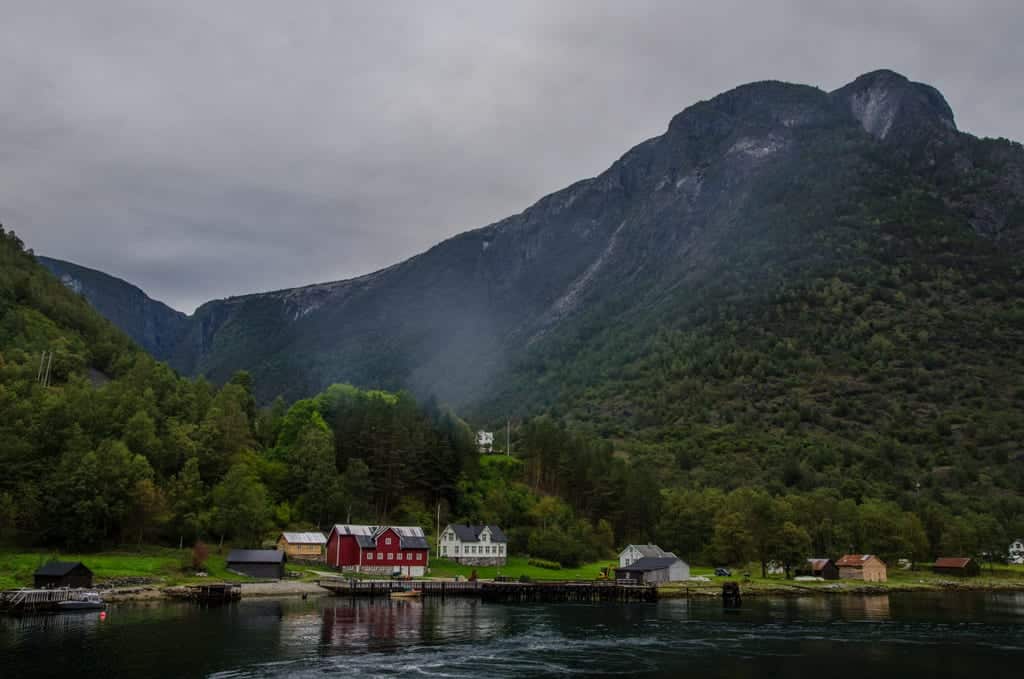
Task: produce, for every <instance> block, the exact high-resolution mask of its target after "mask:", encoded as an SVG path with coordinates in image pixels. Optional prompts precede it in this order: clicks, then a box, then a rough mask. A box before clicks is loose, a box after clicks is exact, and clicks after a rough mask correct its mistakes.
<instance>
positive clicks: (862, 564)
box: [836, 554, 889, 582]
mask: <svg viewBox="0 0 1024 679" xmlns="http://www.w3.org/2000/svg"><path fill="white" fill-rule="evenodd" d="M836 566H837V567H838V568H839V578H840V579H841V580H863V581H864V582H885V581H886V580H888V579H889V576H888V568H887V567H886V565H885V562H884V561H882V560H881V559H879V558H878V557H877V556H875V555H874V554H846V555H844V556H843V558H841V559H839V561H836Z"/></svg>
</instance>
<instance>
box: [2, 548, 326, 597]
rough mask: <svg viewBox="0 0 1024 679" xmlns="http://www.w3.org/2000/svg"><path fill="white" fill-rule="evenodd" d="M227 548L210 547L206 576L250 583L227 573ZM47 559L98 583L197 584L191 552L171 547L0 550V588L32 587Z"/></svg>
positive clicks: (300, 569) (293, 569)
mask: <svg viewBox="0 0 1024 679" xmlns="http://www.w3.org/2000/svg"><path fill="white" fill-rule="evenodd" d="M228 551H229V550H228V548H227V547H225V548H224V550H223V553H221V554H218V553H217V548H216V547H212V546H211V548H210V556H209V558H208V559H207V561H206V573H207V574H208V577H207V578H206V580H208V579H209V578H214V579H217V580H224V581H228V582H251V581H252V579H251V578H247V577H245V576H242V575H237V574H235V573H229V572H228V571H227V569H226V567H225V564H224V558H225V556H227V553H228ZM50 560H58V561H81V562H82V563H84V564H85V565H86V566H88V567H89V568H90V569H92V572H93V574H94V575H95V576H96V578H97V579H98V580H102V579H104V578H126V577H132V578H136V577H141V578H153V579H155V580H157V581H159V583H160V584H164V585H176V584H181V583H186V582H200V581H202V580H204V579H203V578H196V577H195V576H194V575H193V574H192V573H191V572H190V571H191V569H190V568H186V567H188V566H189V565H190V564H191V550H189V549H181V550H179V549H174V548H170V547H142V548H141V549H133V550H128V549H125V550H124V551H110V552H97V553H92V554H79V553H68V554H64V553H58V552H19V551H2V550H0V589H10V588H12V587H25V586H31V585H32V573H33V572H34V571H35V570H36V569H37V568H39V566H41V565H42V564H44V563H46V562H47V561H50ZM286 569H287V570H288V571H290V572H293V573H294V572H305V571H306V568H305V567H304V566H296V565H293V564H288V565H287V567H286Z"/></svg>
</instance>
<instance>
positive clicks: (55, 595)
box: [0, 587, 96, 613]
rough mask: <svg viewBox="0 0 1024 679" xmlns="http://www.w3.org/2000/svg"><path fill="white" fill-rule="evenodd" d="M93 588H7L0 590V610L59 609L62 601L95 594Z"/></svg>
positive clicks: (38, 610) (82, 599)
mask: <svg viewBox="0 0 1024 679" xmlns="http://www.w3.org/2000/svg"><path fill="white" fill-rule="evenodd" d="M95 592H96V590H93V589H72V588H69V587H58V588H53V589H28V588H22V589H9V590H6V591H3V592H0V611H5V612H8V613H33V612H42V611H54V610H59V608H60V606H58V605H57V604H59V603H60V602H62V601H84V600H85V595H86V594H95Z"/></svg>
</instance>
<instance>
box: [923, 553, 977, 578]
mask: <svg viewBox="0 0 1024 679" xmlns="http://www.w3.org/2000/svg"><path fill="white" fill-rule="evenodd" d="M932 571H934V572H936V573H941V574H943V575H958V576H960V577H969V578H973V577H975V576H977V575H981V566H979V565H978V562H977V561H975V560H974V559H971V558H969V557H966V556H943V557H939V558H938V559H936V560H935V563H934V564H932Z"/></svg>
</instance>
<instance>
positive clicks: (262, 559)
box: [227, 549, 285, 563]
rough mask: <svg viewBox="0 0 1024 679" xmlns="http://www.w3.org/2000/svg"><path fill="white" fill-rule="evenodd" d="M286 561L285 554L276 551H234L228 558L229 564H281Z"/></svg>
mask: <svg viewBox="0 0 1024 679" xmlns="http://www.w3.org/2000/svg"><path fill="white" fill-rule="evenodd" d="M284 560H285V556H284V552H282V551H279V550H276V549H232V550H231V551H230V552H229V553H228V558H227V561H228V563H281V562H282V561H284Z"/></svg>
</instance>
